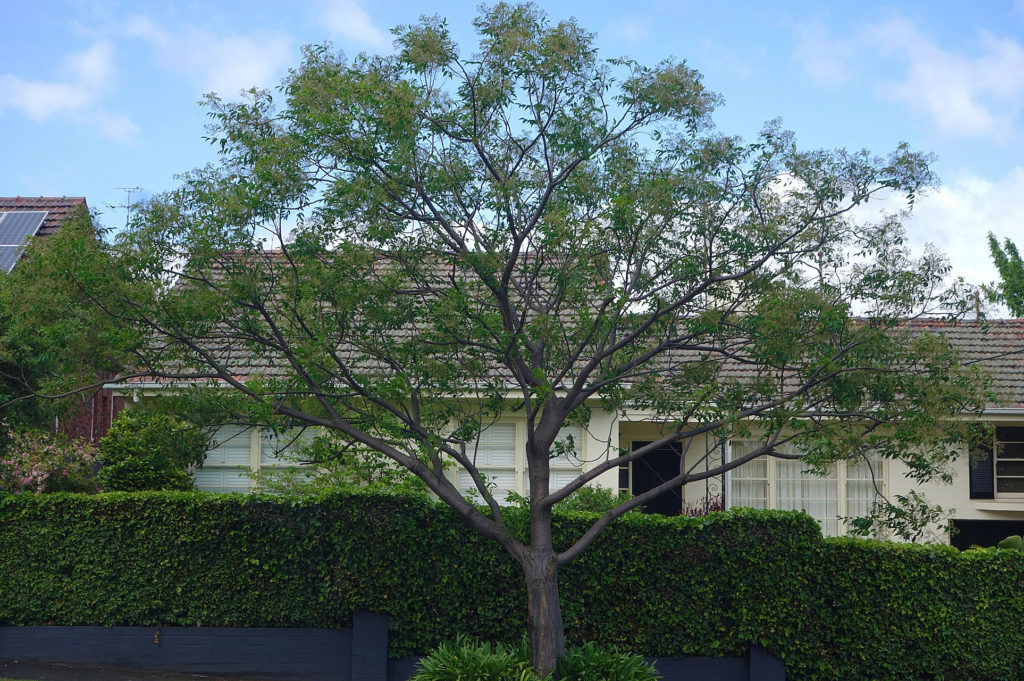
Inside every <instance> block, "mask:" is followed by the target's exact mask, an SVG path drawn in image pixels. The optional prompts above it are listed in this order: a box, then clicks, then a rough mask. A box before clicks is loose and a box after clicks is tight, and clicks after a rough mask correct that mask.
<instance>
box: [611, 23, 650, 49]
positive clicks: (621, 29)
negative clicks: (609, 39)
mask: <svg viewBox="0 0 1024 681" xmlns="http://www.w3.org/2000/svg"><path fill="white" fill-rule="evenodd" d="M607 32H608V33H610V34H611V35H614V36H616V37H618V38H620V39H622V40H624V41H625V42H627V43H639V42H641V41H644V40H647V38H649V37H650V35H651V22H650V20H648V19H646V18H638V17H627V18H620V19H619V20H618V21H616V22H615V23H613V24H611V25H609V27H608V31H607Z"/></svg>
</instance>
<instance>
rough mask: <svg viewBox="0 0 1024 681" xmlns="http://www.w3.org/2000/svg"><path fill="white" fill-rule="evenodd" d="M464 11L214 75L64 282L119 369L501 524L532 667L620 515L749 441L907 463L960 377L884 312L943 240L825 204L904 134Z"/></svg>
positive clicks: (903, 160)
mask: <svg viewBox="0 0 1024 681" xmlns="http://www.w3.org/2000/svg"><path fill="white" fill-rule="evenodd" d="M475 23H476V28H477V31H478V33H479V35H480V44H479V47H478V49H477V51H476V52H475V53H474V54H472V55H469V56H463V55H462V54H461V53H460V52H459V50H458V49H457V47H456V46H455V44H454V43H453V42H452V40H451V37H450V35H449V33H448V30H447V27H446V25H445V23H444V22H443V21H440V20H437V19H424V20H423V21H422V22H421V23H419V24H417V25H415V26H409V27H401V28H399V29H397V30H396V36H397V37H396V46H397V50H396V53H395V54H394V55H392V56H388V57H374V56H360V57H358V58H356V59H355V60H353V61H345V60H344V59H342V58H340V57H337V56H335V55H333V54H331V53H330V51H329V50H328V49H326V48H310V49H308V50H307V51H306V53H305V57H304V59H303V62H302V64H301V65H300V66H299V67H298V68H297V69H295V70H294V71H293V72H292V74H291V76H290V77H289V78H288V80H287V82H286V83H285V85H284V87H283V91H282V99H283V106H282V107H281V108H280V109H278V108H277V107H276V104H275V102H274V100H273V98H272V96H271V95H270V94H269V93H266V92H261V91H252V92H251V93H250V96H249V99H248V100H247V101H244V102H240V103H225V102H222V101H221V100H219V99H217V98H216V97H211V98H210V99H209V101H208V105H209V107H210V113H211V115H212V116H213V122H214V129H213V132H212V135H211V139H212V141H213V142H214V143H215V144H216V145H217V146H218V147H219V149H220V151H221V162H220V164H219V165H218V166H216V167H212V166H211V167H205V168H202V169H199V170H196V171H194V172H192V173H191V174H189V175H187V176H186V177H185V178H184V180H183V185H182V187H181V188H180V189H178V190H177V191H175V192H173V193H171V194H168V195H166V196H163V197H159V198H158V199H157V200H155V201H154V202H152V203H151V204H150V205H148V206H147V207H146V208H145V209H144V210H141V211H139V212H138V214H137V219H136V220H135V222H134V224H133V226H132V228H131V229H129V230H127V231H126V232H125V233H124V234H123V235H122V238H121V241H120V243H119V246H118V248H119V260H118V261H117V265H116V266H115V267H111V268H108V269H107V271H106V272H107V274H108V275H109V282H108V284H106V285H102V286H101V285H99V284H98V283H95V282H94V285H93V286H91V287H90V289H89V290H90V291H91V292H92V295H93V296H94V297H95V298H96V300H97V302H98V305H99V307H100V308H101V309H102V310H104V311H105V312H106V313H107V314H109V315H112V316H113V317H114V318H116V319H118V320H120V321H122V322H124V323H126V324H128V325H129V326H131V327H132V328H134V330H135V331H134V333H131V334H123V335H122V337H121V340H122V341H124V343H125V345H126V346H127V347H126V349H127V350H129V351H130V352H131V353H133V354H134V358H135V360H134V361H135V366H136V367H137V371H138V375H145V376H147V377H148V379H147V380H149V381H157V382H161V381H162V382H172V383H173V384H174V385H178V386H180V385H181V384H182V383H187V384H192V385H209V386H211V387H212V390H214V391H215V392H216V394H217V395H222V396H223V395H224V394H225V393H229V394H231V395H234V396H236V397H237V398H239V399H240V401H239V402H237V404H243V403H244V405H246V409H247V411H248V413H247V414H246V415H245V416H246V418H247V419H249V420H251V421H254V422H258V423H278V424H282V425H292V424H301V425H308V426H319V427H321V428H325V429H328V430H331V431H333V432H334V433H335V434H336V435H337V436H338V437H340V438H342V439H343V440H345V441H347V442H349V443H352V445H353V446H356V447H360V448H365V449H369V450H373V451H375V452H377V453H379V454H381V455H383V456H386V457H388V458H389V459H390V460H391V461H393V462H394V463H395V464H397V465H399V466H402V467H404V468H405V469H407V470H408V471H409V472H411V473H412V474H413V475H415V476H416V477H417V478H419V479H420V480H422V481H423V482H424V483H425V484H426V486H427V487H429V489H430V490H431V491H432V492H433V493H434V494H435V495H436V496H437V497H438V498H439V499H441V500H442V501H443V502H444V503H446V504H448V505H450V506H451V507H452V508H453V509H455V510H456V512H458V513H459V514H460V515H461V516H462V517H463V518H464V519H465V521H466V523H467V524H468V525H469V526H470V527H471V528H473V530H475V531H477V532H479V533H480V534H482V535H483V536H485V537H488V538H490V539H492V540H494V541H496V542H498V543H499V544H500V545H501V546H503V547H504V548H505V549H506V550H507V552H508V553H509V555H511V556H512V557H513V559H514V560H515V561H516V562H517V563H518V564H519V565H520V566H521V567H522V570H523V576H524V580H525V583H526V592H527V607H528V618H527V622H528V628H529V636H530V644H531V661H532V664H533V666H534V668H535V669H536V670H537V671H538V673H539V674H540V675H541V676H543V675H544V674H546V673H547V672H549V671H552V670H553V669H555V662H556V659H557V657H558V655H559V654H560V653H561V651H562V650H563V640H562V637H563V627H562V619H561V610H560V605H559V593H558V574H559V570H560V569H561V567H563V566H564V565H566V564H567V563H569V562H571V561H572V560H574V559H575V558H576V557H577V556H579V555H580V553H581V552H583V551H584V550H585V549H586V548H587V546H589V545H590V544H591V543H592V542H593V541H594V540H595V538H596V537H598V536H599V535H600V534H601V532H602V531H603V530H604V529H605V528H606V527H608V525H609V524H610V523H612V522H614V520H615V519H616V518H617V517H619V516H620V515H621V514H623V513H626V512H627V511H629V510H631V509H634V508H637V507H639V506H641V505H643V504H645V503H647V502H648V501H649V500H650V499H652V498H654V497H655V496H657V495H659V494H661V493H662V492H664V491H666V490H668V489H670V488H673V487H678V486H680V485H682V484H685V483H689V482H694V481H699V480H703V479H706V478H708V477H710V476H718V475H721V474H723V473H724V472H726V471H727V470H730V469H733V468H736V467H738V466H741V465H743V464H744V463H746V462H748V461H750V460H753V459H755V458H757V457H763V456H769V455H774V456H789V457H794V456H802V457H803V460H804V461H805V463H806V464H807V466H809V467H811V468H816V469H821V468H824V467H826V466H828V465H829V464H830V463H831V462H834V461H838V460H843V459H856V458H857V457H860V456H862V455H863V454H864V453H865V452H866V451H868V450H872V449H873V450H876V451H879V452H881V454H882V456H884V457H887V458H890V459H899V460H903V461H905V462H907V463H908V465H909V467H910V471H911V473H912V474H913V475H914V476H915V477H916V478H918V479H920V480H928V479H930V478H931V477H932V476H934V475H936V474H941V471H942V470H943V465H944V464H945V463H946V462H947V461H948V460H949V459H950V458H951V457H952V456H955V455H956V452H957V449H956V448H955V447H954V446H953V444H954V443H956V442H958V441H959V439H960V438H961V437H963V435H964V433H963V432H962V431H963V425H962V424H963V422H962V421H961V420H959V419H958V418H957V417H959V416H960V414H961V413H962V412H963V411H965V410H976V409H980V408H981V405H982V404H983V402H984V395H983V392H982V389H981V387H980V382H979V381H978V379H977V376H976V374H974V373H973V372H972V371H970V370H968V369H966V368H964V367H962V366H960V364H959V363H958V360H957V356H956V354H955V353H954V352H953V351H952V350H951V348H950V346H949V345H948V343H946V342H945V341H944V340H943V339H941V338H939V337H935V336H931V335H928V334H924V333H918V332H917V330H916V329H914V328H912V327H908V326H907V325H906V319H907V318H908V317H914V316H919V315H922V314H926V313H931V312H933V311H935V310H936V309H938V308H939V307H941V306H942V305H944V304H951V303H953V302H954V301H953V300H952V299H950V298H945V299H940V298H937V297H936V291H940V290H942V279H943V277H944V275H945V274H946V272H947V266H946V265H945V263H944V261H943V260H942V259H941V258H940V257H938V256H936V255H935V254H927V255H926V256H925V257H923V258H920V259H915V258H914V257H912V256H911V255H910V254H909V253H908V251H907V250H906V247H905V245H904V242H903V237H902V229H901V224H900V217H899V216H891V217H889V218H887V219H885V220H883V221H881V222H879V223H871V224H863V223H859V222H857V221H856V220H854V219H853V217H852V216H851V213H850V209H851V208H852V207H854V206H856V205H858V204H861V203H864V202H865V201H868V200H869V199H871V198H872V197H873V196H875V195H876V194H879V193H885V194H893V193H897V194H902V195H905V196H906V197H907V198H908V200H911V201H912V200H913V198H914V197H915V196H916V195H917V194H918V193H919V192H920V191H921V190H922V189H923V188H925V187H926V186H928V184H929V183H930V182H931V181H932V175H931V172H930V170H929V168H928V162H927V159H926V158H924V157H922V156H921V155H919V154H915V153H913V152H911V151H909V150H908V149H906V148H905V147H900V148H899V149H898V150H897V151H896V152H894V153H893V154H891V155H889V156H888V157H886V158H877V157H874V156H872V155H870V154H868V153H866V152H860V153H848V152H845V151H809V152H808V151H801V150H799V149H798V148H797V146H796V144H795V142H794V139H793V136H792V135H791V134H790V133H788V132H786V131H784V130H782V128H781V127H780V126H779V125H778V124H774V123H773V124H769V125H768V126H767V127H766V128H765V129H764V131H763V132H762V133H761V135H760V136H759V137H758V138H757V139H756V140H755V141H754V142H752V143H744V142H742V141H741V140H739V139H737V138H735V137H728V136H725V135H721V134H718V133H716V132H715V131H714V130H713V128H712V127H711V125H710V119H709V116H710V114H711V112H712V109H713V107H714V105H715V104H716V103H717V101H718V98H717V97H716V96H715V95H714V94H712V93H710V92H709V91H707V90H706V89H705V88H704V86H703V85H702V83H701V79H700V76H699V74H698V73H697V72H696V71H694V70H693V69H691V68H689V67H688V66H686V65H685V64H684V63H677V62H670V61H666V62H663V63H661V64H658V65H657V66H654V67H647V66H643V65H640V64H638V63H636V62H634V61H632V60H629V59H612V60H606V61H602V60H600V59H599V58H598V55H597V51H596V49H595V47H594V40H593V36H592V35H591V34H589V33H587V32H586V31H584V30H583V29H582V28H580V27H579V26H578V25H577V24H576V23H575V22H573V21H565V22H560V23H557V24H553V23H551V22H549V21H548V20H547V18H546V17H545V16H544V15H543V14H542V13H541V12H540V11H539V10H538V9H537V8H536V7H534V6H531V5H526V6H509V5H504V4H500V5H497V6H495V7H493V8H489V9H485V10H484V11H483V13H482V14H481V16H480V17H479V18H478V19H477V20H476V22H475ZM268 229H269V232H268V231H265V230H268ZM267 239H269V240H270V241H272V242H273V243H272V246H273V247H274V250H269V248H268V247H267V244H266V240H267ZM854 310H856V311H857V316H855V315H854V314H853V311H854ZM213 386H215V387H213ZM637 409H641V410H645V411H646V412H647V413H648V414H650V415H651V417H652V418H655V419H657V420H658V421H659V422H661V423H664V424H666V429H665V434H664V436H663V437H661V438H658V439H656V440H655V441H653V442H651V443H650V444H649V445H646V446H644V447H641V448H639V449H636V450H634V451H620V450H619V449H618V443H617V442H607V443H606V444H607V450H606V451H605V452H604V453H603V454H602V456H601V457H600V459H599V460H596V461H591V462H590V463H589V464H588V468H587V470H586V472H584V473H583V474H582V475H579V476H578V477H577V478H576V479H575V480H574V481H572V482H570V483H569V484H567V485H565V486H563V487H561V488H557V487H555V486H553V485H552V484H551V476H550V469H551V465H550V459H551V457H552V456H555V455H557V454H558V453H559V451H560V450H559V447H560V445H559V444H558V443H559V438H558V434H559V431H560V429H561V428H562V427H563V426H564V425H565V424H567V423H574V424H578V425H582V426H584V427H586V426H587V424H588V423H590V421H591V415H592V414H593V413H594V412H595V410H604V411H606V412H610V413H613V414H622V413H625V411H626V410H637ZM509 412H516V413H517V414H518V415H519V417H520V418H521V419H522V420H523V421H524V422H525V432H526V444H525V446H526V452H525V456H526V461H527V464H528V476H529V485H530V491H529V499H528V505H529V531H528V533H527V536H526V537H525V538H520V537H519V536H518V535H517V534H516V533H514V532H513V531H512V530H511V529H510V528H509V527H508V526H506V524H505V521H504V516H503V513H502V508H501V505H500V503H499V501H500V500H499V499H497V498H495V495H494V494H493V492H492V490H491V488H490V487H489V485H488V481H487V480H486V479H485V477H484V475H483V474H482V473H481V470H480V469H479V467H478V466H477V465H476V463H477V462H476V457H475V449H474V442H475V441H476V439H477V437H478V436H479V434H480V433H481V432H482V431H483V430H484V429H486V428H487V427H488V426H489V424H490V423H492V422H493V421H495V420H496V419H499V418H501V417H502V416H503V415H505V414H507V413H509ZM752 423H756V425H757V427H758V428H759V429H760V430H761V431H762V432H764V433H765V439H766V442H765V444H764V445H763V446H760V447H758V448H756V449H754V450H752V451H750V452H748V453H746V454H744V455H743V456H741V457H737V458H735V459H734V460H732V461H726V462H711V463H713V464H714V465H709V466H707V467H706V468H705V467H703V466H701V467H699V469H685V468H683V467H681V468H680V470H679V471H678V474H677V475H675V476H673V477H671V478H670V479H668V480H666V481H665V482H664V483H663V484H660V485H658V486H656V487H654V488H653V489H651V490H650V491H649V492H646V493H643V494H639V495H637V496H635V497H633V498H630V499H628V500H623V501H622V502H621V503H619V504H618V505H616V506H615V507H614V508H612V509H610V510H608V511H606V512H605V513H604V514H603V515H601V516H600V517H599V519H597V520H596V521H595V522H594V523H593V525H592V526H591V527H590V528H589V529H588V530H586V531H585V532H583V533H582V534H581V535H580V536H578V537H575V538H574V539H573V540H572V541H571V543H569V544H568V545H565V546H555V545H554V543H553V539H552V529H551V520H552V509H553V508H554V507H555V505H556V504H558V503H559V502H561V501H563V500H565V499H567V498H569V497H570V496H572V495H574V494H575V493H576V492H577V491H578V490H580V489H581V488H583V487H584V486H585V485H587V484H588V483H590V482H592V481H594V480H595V479H596V478H598V477H599V476H601V475H602V474H604V473H607V472H611V471H614V470H616V469H617V468H618V467H619V466H620V465H622V464H628V463H630V462H634V461H637V460H639V459H641V458H642V457H644V456H646V455H647V454H648V453H650V452H652V451H655V450H657V449H658V448H659V447H662V446H665V445H668V444H672V443H676V442H679V443H682V444H683V446H684V447H685V443H686V441H689V440H692V439H695V438H704V437H709V438H710V439H711V440H712V442H717V443H724V442H725V441H726V440H727V439H728V438H730V437H734V436H742V435H743V434H745V433H749V432H750V429H751V427H752V425H751V424H752ZM786 442H794V443H795V444H797V445H799V446H800V450H799V451H800V452H802V454H800V455H796V454H792V453H786V452H787V451H790V452H791V451H792V450H788V449H783V448H780V446H781V445H782V444H783V443H786ZM561 446H562V447H563V448H564V445H561ZM451 466H455V467H457V468H458V469H459V470H460V471H461V472H462V473H464V474H465V475H466V476H468V478H469V479H471V480H472V484H473V486H474V487H475V491H476V493H477V494H478V495H479V496H480V497H481V498H482V499H483V501H484V503H483V506H480V507H478V506H475V505H474V504H472V503H470V502H469V501H468V500H467V499H466V498H465V497H464V492H463V490H460V489H459V488H458V487H457V486H456V485H455V484H453V482H452V480H451V476H450V474H448V473H447V471H448V469H449V468H450V467H451Z"/></svg>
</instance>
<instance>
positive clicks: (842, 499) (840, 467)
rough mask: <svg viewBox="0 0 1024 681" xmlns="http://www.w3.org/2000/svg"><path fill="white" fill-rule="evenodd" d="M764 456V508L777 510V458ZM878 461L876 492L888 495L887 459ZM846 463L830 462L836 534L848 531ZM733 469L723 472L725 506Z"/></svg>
mask: <svg viewBox="0 0 1024 681" xmlns="http://www.w3.org/2000/svg"><path fill="white" fill-rule="evenodd" d="M735 439H736V440H738V441H742V442H762V443H763V442H765V441H764V440H758V439H757V438H755V437H751V438H735ZM732 444H733V438H730V439H729V440H728V441H727V442H726V444H725V449H726V461H732V456H733V451H732ZM764 458H765V460H766V461H765V462H766V465H767V468H768V478H767V482H766V489H765V496H766V499H765V509H767V510H777V506H778V500H777V494H776V490H777V489H778V474H777V470H776V463H777V462H778V461H779V459H777V458H776V457H774V456H770V455H767V454H765V455H764ZM880 462H881V466H882V470H881V477H882V485H881V490H880V491H879V492H878V493H879V494H882V495H888V488H889V461H888V459H885V458H882V459H880ZM846 464H847V462H846V461H837V462H835V463H833V464H832V465H833V466H834V467H835V468H836V476H835V478H836V520H837V523H836V527H837V536H843V535H845V534H848V533H849V531H850V528H849V525H848V523H846V522H845V521H844V520H843V518H845V517H849V516H850V513H849V511H848V510H847V508H848V501H849V488H848V487H847V482H848V476H847V470H846V469H847V466H846ZM733 470H735V469H732V470H729V471H726V473H725V501H726V508H734V507H733V504H732V476H733ZM875 475H876V477H877V475H878V471H876V472H875ZM815 520H817V518H815ZM819 524H820V523H819Z"/></svg>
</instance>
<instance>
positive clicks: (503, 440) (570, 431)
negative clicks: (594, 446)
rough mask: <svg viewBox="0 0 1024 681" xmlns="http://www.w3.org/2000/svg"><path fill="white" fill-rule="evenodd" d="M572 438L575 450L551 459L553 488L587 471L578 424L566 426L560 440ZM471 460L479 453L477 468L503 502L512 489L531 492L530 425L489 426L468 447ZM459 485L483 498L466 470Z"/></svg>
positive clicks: (475, 497) (472, 494) (519, 492)
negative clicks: (527, 463) (528, 433)
mask: <svg viewBox="0 0 1024 681" xmlns="http://www.w3.org/2000/svg"><path fill="white" fill-rule="evenodd" d="M570 437H571V438H572V449H571V450H569V451H566V452H565V453H563V454H562V455H560V456H554V457H552V459H551V463H550V467H551V469H550V470H551V489H552V490H557V489H560V488H561V487H563V486H565V485H566V484H568V483H569V482H571V481H572V480H574V479H575V478H576V476H578V475H579V474H580V473H581V472H582V471H583V453H582V450H583V431H582V429H581V428H579V427H576V426H569V427H566V428H563V429H562V430H561V431H559V433H558V440H559V441H563V442H565V441H566V440H568V439H569V438H570ZM466 449H467V452H466V453H467V454H468V455H469V456H470V459H471V460H474V459H473V455H474V452H475V455H476V456H475V462H476V466H477V469H478V470H479V471H480V473H481V474H482V475H483V476H484V478H485V479H486V480H487V481H488V483H489V484H493V494H494V498H495V499H497V500H498V502H499V503H502V502H504V501H505V500H506V498H507V497H508V494H509V493H510V492H515V493H516V494H522V495H529V493H530V481H529V477H528V476H527V471H526V427H525V424H524V423H523V422H520V421H515V422H509V421H505V422H501V423H495V424H492V425H490V426H488V427H487V428H485V429H484V430H483V431H482V432H481V433H480V437H479V438H478V439H477V441H476V442H475V443H474V446H467V448H466ZM457 484H458V487H459V489H460V490H462V491H463V493H465V494H467V495H469V496H470V497H472V498H473V499H475V500H477V501H481V497H480V494H479V492H478V491H477V490H476V486H475V485H474V484H473V479H472V478H471V477H470V475H469V473H468V472H466V471H465V470H464V469H461V468H460V470H459V472H458V481H457Z"/></svg>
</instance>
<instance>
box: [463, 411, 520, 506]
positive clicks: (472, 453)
mask: <svg viewBox="0 0 1024 681" xmlns="http://www.w3.org/2000/svg"><path fill="white" fill-rule="evenodd" d="M466 455H467V456H468V457H469V460H470V461H474V462H475V463H476V467H477V470H478V471H480V473H481V474H482V475H483V476H484V478H485V479H486V481H487V483H488V484H493V485H494V487H493V489H492V493H493V494H494V498H495V499H497V500H498V501H499V502H500V501H505V497H506V496H508V493H509V492H515V491H516V426H515V424H514V423H495V424H493V425H491V426H489V427H487V428H485V429H484V430H483V432H481V433H480V437H478V438H477V440H476V443H475V446H470V445H467V447H466ZM459 489H461V490H462V491H463V492H465V493H466V494H469V495H470V496H471V497H473V498H474V499H477V500H481V499H482V497H481V496H480V493H479V492H478V491H477V489H476V485H474V484H473V478H472V477H470V475H469V473H468V472H467V471H466V470H465V469H463V468H461V467H460V469H459Z"/></svg>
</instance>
